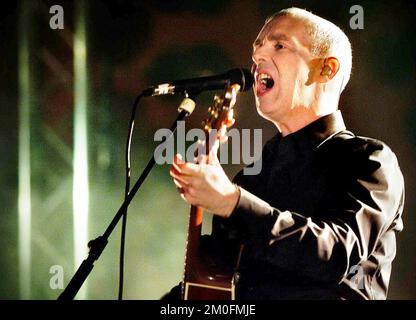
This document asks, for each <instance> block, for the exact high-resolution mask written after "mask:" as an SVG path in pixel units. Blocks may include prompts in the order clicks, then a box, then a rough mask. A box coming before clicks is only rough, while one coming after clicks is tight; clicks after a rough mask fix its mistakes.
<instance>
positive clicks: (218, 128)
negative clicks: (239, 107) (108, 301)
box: [182, 84, 240, 300]
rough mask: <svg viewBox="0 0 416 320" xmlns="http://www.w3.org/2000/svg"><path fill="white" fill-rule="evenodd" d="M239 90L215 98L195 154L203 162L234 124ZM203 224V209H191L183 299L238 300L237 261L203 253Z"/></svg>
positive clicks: (235, 87) (234, 87)
mask: <svg viewBox="0 0 416 320" xmlns="http://www.w3.org/2000/svg"><path fill="white" fill-rule="evenodd" d="M239 90H240V86H239V85H238V84H233V85H229V86H227V87H226V88H225V93H224V94H223V95H222V96H215V98H214V105H213V106H212V107H210V108H209V109H208V118H207V119H206V120H205V121H204V122H203V123H202V125H203V130H204V133H205V140H204V141H199V142H198V145H197V148H196V151H195V155H196V159H201V157H200V155H201V152H202V154H205V155H207V154H209V153H210V152H211V149H212V147H213V146H214V144H215V143H216V141H217V140H218V141H221V140H222V139H221V138H222V137H224V136H225V134H226V130H227V128H229V127H230V126H232V125H233V124H234V121H235V120H234V112H233V107H234V104H235V102H236V98H237V94H238V92H239ZM217 143H219V142H217ZM199 161H200V160H199ZM197 162H198V161H197ZM202 222H203V209H202V208H201V207H197V206H191V209H190V214H189V225H188V238H187V244H186V254H185V266H184V269H185V270H184V276H183V281H182V298H183V299H184V300H234V298H235V291H234V282H233V275H234V269H235V267H236V264H237V261H235V263H233V264H232V265H224V263H221V262H218V261H215V260H216V259H212V258H211V257H210V256H208V255H206V252H203V250H201V248H202V246H201V244H202V241H201V240H202V238H201V230H202ZM236 256H237V255H236ZM217 260H218V259H217ZM236 260H237V259H236Z"/></svg>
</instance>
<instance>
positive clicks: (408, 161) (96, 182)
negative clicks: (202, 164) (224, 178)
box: [0, 0, 416, 299]
mask: <svg viewBox="0 0 416 320" xmlns="http://www.w3.org/2000/svg"><path fill="white" fill-rule="evenodd" d="M57 4H58V5H61V6H62V8H63V9H64V29H56V30H54V29H51V28H50V24H49V22H50V19H51V17H52V16H53V14H51V13H50V12H49V10H50V8H51V6H52V5H57ZM354 4H359V5H361V6H362V8H363V9H364V29H362V30H360V29H358V30H353V29H351V28H350V19H351V17H352V16H353V14H351V13H350V8H351V6H352V5H354ZM291 6H298V7H301V8H306V9H308V10H311V11H312V12H313V13H316V14H318V15H320V16H322V17H324V18H327V19H329V20H330V21H332V22H334V23H335V24H337V25H338V26H340V27H341V28H342V29H343V30H344V31H345V32H346V34H347V35H348V36H349V38H350V40H351V42H352V46H353V53H354V57H353V74H352V77H351V81H350V83H349V85H348V86H347V89H346V91H345V92H344V93H343V95H342V98H341V103H340V105H341V108H342V111H343V114H344V118H345V120H346V123H347V126H349V128H350V129H351V130H353V131H354V132H355V133H357V134H359V135H365V136H371V137H375V138H378V139H381V140H383V141H385V142H386V143H387V144H389V145H390V146H391V147H392V149H393V150H394V151H395V152H396V154H397V156H398V158H399V162H400V165H401V168H402V170H403V173H404V176H405V180H406V189H407V192H406V195H407V199H406V205H405V212H404V225H405V229H404V231H403V232H402V233H401V234H399V235H398V253H397V258H396V260H395V262H394V265H393V271H392V277H391V285H390V292H389V298H390V299H414V298H416V276H415V266H416V255H415V252H416V250H415V249H416V241H415V237H416V221H415V216H414V215H413V214H414V212H415V206H416V200H415V198H414V197H413V194H414V192H415V188H416V185H415V183H416V176H415V175H414V168H413V166H414V163H415V156H416V154H415V152H416V125H415V123H414V122H413V121H416V109H414V101H415V87H414V79H415V75H416V68H415V62H414V57H415V56H416V50H415V48H416V47H415V42H416V41H415V37H414V33H415V31H416V30H415V24H414V16H415V14H416V10H415V4H414V3H411V2H406V1H394V2H392V1H360V2H349V1H336V2H335V1H329V0H320V1H286V0H281V1H269V0H267V1H266V0H257V1H253V0H232V1H219V0H210V1H204V0H189V1H188V0H182V1H175V0H172V1H163V0H147V1H135V2H133V1H123V0H114V1H110V0H102V1H99V0H94V1H93V0H91V1H82V0H80V1H49V0H28V1H25V0H20V1H9V2H2V4H1V5H0V182H1V185H0V219H1V220H0V221H1V223H0V247H1V250H0V278H1V281H0V298H1V299H56V297H57V296H58V295H59V294H60V292H61V291H62V290H60V289H53V288H51V286H50V280H51V277H52V276H53V273H50V272H51V267H53V266H60V267H62V270H63V271H64V284H65V285H66V284H67V282H68V281H69V280H70V278H71V277H72V275H73V274H74V272H75V270H76V268H77V266H78V265H79V262H80V259H81V260H82V259H83V258H86V254H87V251H86V246H85V245H86V241H87V240H89V239H93V238H96V237H97V236H98V235H100V234H102V233H103V232H104V230H105V228H106V227H107V225H108V223H109V222H110V221H111V219H112V217H113V215H114V213H115V212H116V211H117V209H118V208H119V206H120V204H121V203H122V200H123V196H124V147H125V139H126V137H127V129H128V121H129V118H130V111H131V106H132V103H133V101H134V98H135V96H136V95H137V94H138V93H140V92H141V90H143V89H145V88H146V87H148V86H150V85H152V84H157V83H163V82H166V81H169V80H175V79H182V78H191V77H199V76H205V75H211V74H216V73H222V72H224V71H226V70H228V69H230V68H233V67H247V68H250V66H251V44H252V41H253V40H254V39H255V37H256V35H257V33H258V31H259V29H260V27H261V26H262V24H263V22H264V20H265V19H266V17H267V16H269V15H270V14H272V13H273V12H275V11H277V10H280V9H282V8H286V7H291ZM213 94H214V93H213V92H208V93H204V94H202V95H201V96H200V97H199V98H198V99H197V103H198V108H197V110H196V111H195V112H194V114H193V115H192V116H191V117H190V118H189V119H188V122H187V129H189V128H199V127H200V126H201V121H202V120H203V118H204V116H205V114H206V111H207V108H208V106H209V105H210V103H211V102H212V98H213ZM180 100H181V98H180V97H177V96H174V97H158V98H147V99H144V100H142V103H141V104H140V108H139V111H138V114H137V117H136V128H135V133H134V138H133V147H132V169H133V170H132V171H133V175H132V183H133V182H134V181H135V180H136V179H137V177H138V176H139V174H140V172H141V170H142V169H143V168H144V166H145V164H146V163H147V161H148V159H149V158H150V156H151V155H152V153H153V150H154V148H155V147H156V146H157V143H156V142H154V139H153V136H154V133H155V131H156V130H157V129H158V128H166V127H169V126H170V124H171V122H172V121H173V120H174V119H175V117H176V107H177V105H178V104H179V102H180ZM236 108H237V115H236V118H237V122H236V125H235V127H236V128H240V129H241V128H250V129H254V128H263V144H264V143H265V142H266V141H267V140H268V139H269V138H270V137H272V136H273V135H274V134H275V128H273V127H272V126H271V125H270V124H269V123H267V122H266V121H265V120H263V119H261V118H260V117H259V116H257V114H256V111H255V107H254V97H253V94H252V92H249V93H244V94H241V95H240V96H239V98H238V102H237V106H236ZM241 167H242V166H241V165H225V169H226V171H227V173H229V175H230V176H233V175H234V174H235V173H236V172H237V171H238V170H239V169H240V168H241ZM168 170H169V166H168V165H162V166H156V167H155V168H154V170H153V171H152V173H151V174H150V176H149V177H148V179H147V180H146V182H145V184H144V185H143V187H142V189H141V190H140V191H139V193H138V194H137V195H136V197H135V199H134V200H133V202H132V204H131V206H130V209H129V216H128V224H127V240H126V241H127V247H126V257H125V259H126V260H125V261H126V268H125V289H124V297H125V298H126V299H158V298H160V297H161V296H162V295H163V294H164V293H165V292H167V291H168V290H169V289H170V288H171V287H172V286H174V285H175V284H177V283H178V282H179V281H180V279H181V277H182V268H183V259H184V246H185V237H186V229H187V213H188V206H187V205H186V204H185V203H184V202H183V201H182V200H181V199H180V197H179V196H178V194H177V192H176V188H175V186H174V184H173V183H172V182H171V179H170V177H169V173H168ZM412 172H413V173H412ZM74 184H75V187H74ZM73 193H74V195H75V196H74V197H73ZM74 213H75V215H74ZM74 221H75V222H74ZM208 231H209V230H208ZM119 234H120V228H119V227H117V228H116V230H115V231H114V233H113V234H112V236H111V237H110V241H109V244H108V246H107V248H106V249H105V251H104V253H103V254H102V256H101V258H100V259H99V261H98V262H96V264H95V268H94V270H93V271H92V273H91V274H90V276H89V278H88V281H87V283H86V285H85V288H84V289H83V290H82V292H80V293H79V296H78V298H81V299H116V298H117V291H118V266H119V260H118V259H119V242H120V240H119V238H120V235H119Z"/></svg>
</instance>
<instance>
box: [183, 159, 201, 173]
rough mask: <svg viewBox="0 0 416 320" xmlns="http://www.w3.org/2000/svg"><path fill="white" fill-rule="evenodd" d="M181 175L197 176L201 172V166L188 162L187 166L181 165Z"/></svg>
mask: <svg viewBox="0 0 416 320" xmlns="http://www.w3.org/2000/svg"><path fill="white" fill-rule="evenodd" d="M180 169H181V174H184V175H188V176H195V175H198V174H199V173H200V172H201V165H199V164H195V163H190V162H186V163H185V164H183V165H181V167H180Z"/></svg>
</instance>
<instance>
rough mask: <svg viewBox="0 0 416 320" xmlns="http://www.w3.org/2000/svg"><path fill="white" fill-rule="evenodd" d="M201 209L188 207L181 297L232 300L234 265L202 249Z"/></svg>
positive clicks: (233, 293)
mask: <svg viewBox="0 0 416 320" xmlns="http://www.w3.org/2000/svg"><path fill="white" fill-rule="evenodd" d="M202 220H203V210H202V208H200V207H195V206H192V207H191V213H190V219H189V226H190V227H189V232H188V243H187V251H186V260H185V272H184V280H183V282H182V286H183V287H182V294H183V299H184V300H234V299H235V291H234V283H233V275H234V274H233V271H234V270H233V266H228V268H227V266H226V267H224V266H223V265H221V264H219V263H217V262H216V261H215V259H214V258H213V257H210V256H209V255H208V254H206V252H204V251H203V250H201V229H202Z"/></svg>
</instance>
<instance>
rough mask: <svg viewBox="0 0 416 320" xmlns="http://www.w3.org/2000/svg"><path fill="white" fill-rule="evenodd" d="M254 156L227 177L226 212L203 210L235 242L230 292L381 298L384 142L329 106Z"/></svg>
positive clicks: (396, 175) (394, 168)
mask: <svg viewBox="0 0 416 320" xmlns="http://www.w3.org/2000/svg"><path fill="white" fill-rule="evenodd" d="M259 161H261V165H262V170H261V172H260V173H259V174H258V175H251V176H250V175H244V172H243V171H241V172H240V173H239V174H237V176H236V177H235V179H234V182H235V183H236V184H238V185H239V186H240V191H241V194H240V199H239V202H238V204H237V206H236V208H235V210H234V211H233V213H232V214H231V216H230V218H228V219H223V218H219V217H217V216H216V217H214V220H213V238H214V239H216V240H218V241H219V242H220V243H221V244H222V247H223V248H228V249H230V248H234V247H235V246H239V245H240V244H241V243H242V244H243V249H242V254H241V259H240V262H239V266H238V270H237V271H238V272H237V273H236V297H237V299H356V298H359V299H385V298H386V296H387V290H388V284H389V279H390V273H391V264H392V261H393V259H394V257H395V253H396V238H395V233H396V232H397V231H401V230H402V228H403V225H402V220H401V214H402V210H403V203H404V181H403V176H402V173H401V171H400V168H399V165H398V162H397V159H396V156H395V155H394V153H393V152H392V151H391V149H390V148H389V147H388V146H387V145H386V144H384V143H382V142H380V141H378V140H374V139H370V138H364V137H358V136H355V135H354V134H352V133H351V132H349V131H347V130H346V129H345V125H344V122H343V120H342V116H341V113H340V111H337V112H335V113H333V114H330V115H327V116H324V117H322V118H320V119H318V120H316V121H315V122H313V123H311V124H309V125H308V126H306V127H304V128H302V129H301V130H298V131H296V132H294V133H292V134H290V135H287V136H285V137H282V136H281V135H280V134H278V135H276V136H275V137H273V138H272V139H271V140H269V141H268V142H267V143H266V145H265V146H264V148H263V153H262V158H261V159H260V160H259ZM257 165H258V164H257ZM225 252H226V251H225Z"/></svg>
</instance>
